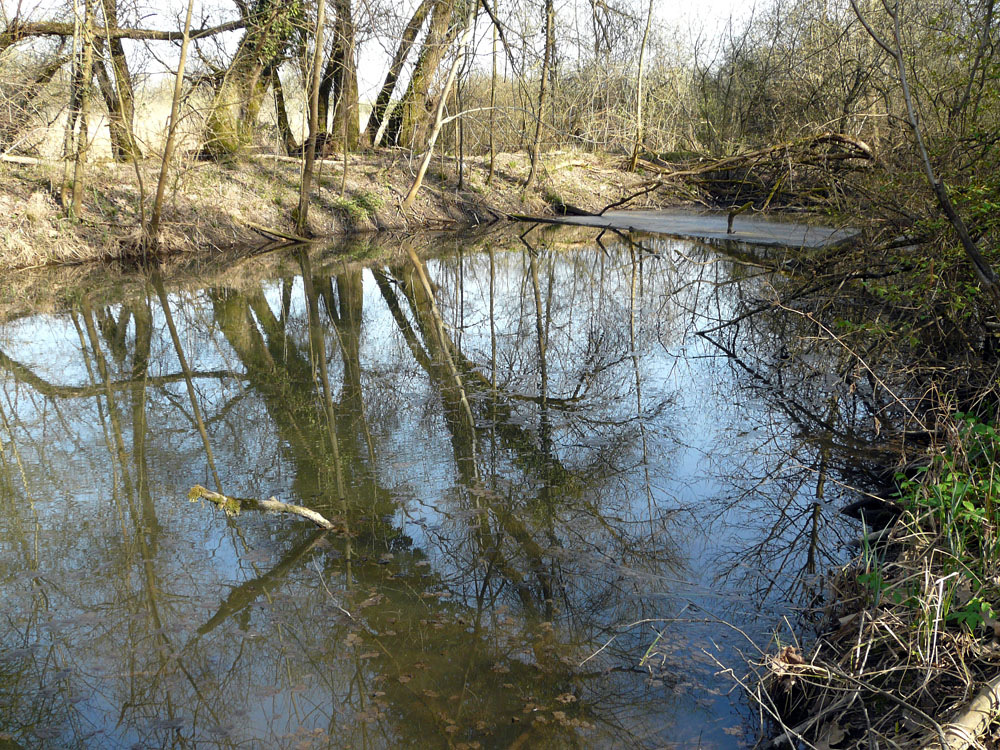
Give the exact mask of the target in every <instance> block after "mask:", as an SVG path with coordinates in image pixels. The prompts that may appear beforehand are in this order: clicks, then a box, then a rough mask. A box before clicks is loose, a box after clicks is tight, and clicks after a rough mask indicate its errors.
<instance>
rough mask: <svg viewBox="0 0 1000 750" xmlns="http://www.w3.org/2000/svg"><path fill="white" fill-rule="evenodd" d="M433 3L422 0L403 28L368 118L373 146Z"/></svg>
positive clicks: (429, 0)
mask: <svg viewBox="0 0 1000 750" xmlns="http://www.w3.org/2000/svg"><path fill="white" fill-rule="evenodd" d="M433 5H434V0H421V2H420V5H418V6H417V9H416V10H415V11H414V13H413V16H411V17H410V21H409V23H407V24H406V29H404V30H403V37H402V38H401V39H400V40H399V47H397V48H396V54H395V56H394V57H393V58H392V63H391V64H390V65H389V72H388V73H386V74H385V81H384V82H383V83H382V88H381V90H380V91H379V92H378V96H377V97H376V99H375V106H374V107H373V108H372V113H371V116H370V117H369V118H368V125H367V127H366V128H365V132H366V133H367V135H368V140H369V141H370V142H371V144H372V145H373V146H378V142H379V140H380V137H379V133H380V131H381V132H384V131H383V128H382V121H383V118H384V117H385V114H386V110H387V109H388V107H389V101H390V99H391V98H392V92H393V90H394V89H395V88H396V81H398V80H399V74H400V72H401V71H402V70H403V65H404V64H405V63H406V58H407V56H408V55H409V54H410V50H411V49H412V48H413V42H414V41H415V40H416V38H417V34H419V33H420V28H421V27H422V26H423V25H424V21H425V20H427V15H428V14H429V13H430V11H431V7H432V6H433Z"/></svg>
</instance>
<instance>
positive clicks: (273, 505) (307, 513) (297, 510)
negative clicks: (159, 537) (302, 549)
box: [188, 484, 340, 529]
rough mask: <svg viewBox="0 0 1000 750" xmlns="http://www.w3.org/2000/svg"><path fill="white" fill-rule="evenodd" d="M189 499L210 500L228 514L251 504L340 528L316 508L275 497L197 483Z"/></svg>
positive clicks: (324, 525) (328, 526)
mask: <svg viewBox="0 0 1000 750" xmlns="http://www.w3.org/2000/svg"><path fill="white" fill-rule="evenodd" d="M188 500H190V501H191V502H192V503H193V502H197V501H198V500H209V501H210V502H213V503H215V504H216V505H217V506H219V508H221V509H222V510H223V512H225V514H226V515H227V516H238V515H239V514H240V511H241V510H242V509H243V506H244V505H250V506H252V507H254V508H257V509H258V510H267V511H271V512H273V513H291V514H292V515H295V516H301V517H302V518H305V519H307V520H309V521H312V522H313V523H314V524H316V525H317V526H319V527H320V528H323V529H340V527H339V526H337V525H336V524H334V523H333V522H332V521H328V520H327V519H326V518H324V517H323V516H322V515H321V514H319V513H317V512H316V511H314V510H310V509H309V508H304V507H303V506H301V505H292V504H291V503H283V502H281V501H280V500H278V499H277V498H274V497H271V498H268V499H267V500H258V499H257V498H252V497H249V498H248V497H229V496H228V495H223V494H222V493H221V492H212V490H210V489H208V488H206V487H202V486H201V485H200V484H196V485H195V486H194V487H192V488H191V489H190V491H189V492H188Z"/></svg>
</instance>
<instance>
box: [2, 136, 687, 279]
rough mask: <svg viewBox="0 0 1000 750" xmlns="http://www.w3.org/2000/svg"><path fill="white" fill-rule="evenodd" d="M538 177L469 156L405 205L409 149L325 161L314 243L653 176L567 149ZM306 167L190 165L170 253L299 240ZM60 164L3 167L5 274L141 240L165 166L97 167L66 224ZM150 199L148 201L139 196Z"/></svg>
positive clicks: (176, 193) (178, 174)
mask: <svg viewBox="0 0 1000 750" xmlns="http://www.w3.org/2000/svg"><path fill="white" fill-rule="evenodd" d="M542 164H543V168H542V172H541V180H539V182H538V184H537V187H535V188H533V189H532V190H531V191H528V192H527V193H525V192H524V191H523V188H522V185H523V182H524V179H525V178H526V177H527V174H528V168H529V163H528V159H527V158H526V157H525V156H524V155H523V154H500V155H498V156H497V158H496V160H495V168H494V172H493V175H492V179H490V175H489V163H488V159H485V158H472V159H466V160H465V164H464V170H463V172H464V174H463V177H462V180H461V183H460V182H459V179H458V165H457V163H456V161H455V160H454V159H452V158H445V159H435V160H434V162H433V165H432V168H431V170H430V171H429V173H428V175H427V177H426V179H425V181H424V186H423V188H422V189H421V191H420V194H419V196H418V200H417V202H416V205H415V206H414V208H413V209H412V210H409V211H404V210H402V208H401V202H402V199H403V197H404V196H405V194H406V191H407V190H408V189H409V186H410V184H411V182H412V179H413V178H412V171H413V168H414V167H415V165H413V164H411V162H410V160H409V159H408V158H407V156H406V155H405V154H403V153H379V154H365V155H358V156H355V157H353V158H351V159H349V160H348V163H347V170H346V172H347V174H346V179H345V177H344V164H343V162H342V161H341V160H323V161H322V162H320V163H319V164H318V166H317V172H318V180H317V185H316V188H315V189H314V191H313V203H312V206H311V208H310V213H309V217H310V230H311V233H312V234H313V235H314V236H317V237H333V236H338V235H344V234H349V233H353V232H359V231H372V230H394V231H413V230H417V229H446V228H447V229H454V228H462V227H471V226H477V225H481V224H484V223H489V222H493V221H496V220H498V219H501V218H504V217H506V216H507V215H508V214H510V213H526V214H538V215H552V214H554V213H556V212H557V211H559V210H560V208H561V207H563V206H566V205H572V206H576V207H579V208H581V209H584V210H589V211H599V210H601V209H602V208H604V207H605V206H607V205H609V204H611V203H614V202H616V201H620V200H622V199H623V198H625V197H627V196H629V195H631V194H633V193H636V192H637V191H641V190H642V186H643V185H646V184H648V180H649V178H648V176H644V175H642V174H641V173H640V174H632V173H628V172H624V171H622V169H621V168H620V167H621V164H620V160H619V159H616V158H614V157H607V156H601V155H594V154H581V153H574V152H558V153H549V154H545V155H544V156H543V158H542ZM299 168H300V165H299V162H298V161H296V160H293V159H287V158H282V157H275V156H267V155H260V156H255V157H248V158H246V159H243V160H241V161H239V162H237V163H232V164H217V163H209V162H201V161H193V162H188V163H184V164H181V165H180V167H179V168H178V169H177V170H175V171H173V172H172V173H171V179H170V183H169V190H168V199H167V202H166V209H165V213H166V216H165V218H166V222H167V223H166V225H165V226H164V233H163V238H164V240H165V242H164V245H165V246H166V247H168V248H171V249H174V250H176V251H178V252H189V251H195V250H202V251H204V250H212V251H222V250H232V249H234V248H246V247H252V246H258V245H260V244H261V243H263V242H265V241H267V239H268V238H269V237H274V236H278V235H281V234H290V233H292V232H294V225H295V222H294V220H293V218H292V216H293V211H294V209H295V207H296V206H297V204H298V189H299ZM62 169H63V168H62V164H61V163H58V162H48V163H36V164H21V163H11V162H5V163H2V164H0V238H2V240H3V241H2V248H3V249H2V250H0V270H9V269H14V268H25V267H31V266H39V265H50V264H59V263H77V262H84V261H89V260H108V259H114V258H117V257H121V256H122V255H123V254H124V253H125V252H126V251H127V250H128V248H129V247H130V246H133V245H134V244H135V242H136V240H137V239H138V238H139V234H140V233H139V227H140V226H141V223H142V218H143V216H142V214H143V212H142V210H141V209H140V206H141V205H143V204H145V206H147V210H148V206H149V205H150V203H151V196H150V194H151V193H152V192H153V191H154V189H155V186H156V179H157V174H158V165H157V164H155V163H152V162H150V163H147V164H142V165H140V168H139V169H138V170H136V168H135V165H133V164H118V163H114V162H105V163H95V164H93V165H91V166H90V168H89V170H88V176H87V190H86V201H85V208H84V211H83V215H82V216H81V217H80V221H78V222H73V221H70V220H69V219H67V218H65V217H64V216H63V215H62V212H61V210H60V208H59V205H58V202H57V200H56V199H55V197H54V196H56V195H57V194H58V189H59V186H60V185H61V182H62ZM142 198H144V200H141V199H142ZM678 200H679V199H678V196H676V195H671V194H668V193H666V192H665V191H664V190H662V189H661V190H659V191H657V192H655V193H645V194H642V195H639V196H638V197H636V198H635V199H634V200H632V201H630V202H629V203H628V206H629V207H630V208H649V207H659V206H663V205H667V204H671V203H676V202H678Z"/></svg>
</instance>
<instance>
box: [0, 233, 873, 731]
mask: <svg viewBox="0 0 1000 750" xmlns="http://www.w3.org/2000/svg"><path fill="white" fill-rule="evenodd" d="M539 237H540V239H538V240H537V241H535V242H532V243H531V244H530V245H529V247H527V248H525V247H523V246H522V245H520V244H515V243H511V242H506V241H503V240H502V239H499V238H496V237H493V238H487V239H486V241H485V243H480V244H470V243H465V244H460V243H459V241H458V240H451V241H450V242H451V243H453V245H454V246H455V251H453V252H449V251H447V250H443V249H442V248H441V247H438V248H437V249H436V250H435V252H432V253H430V254H428V253H427V248H426V247H425V248H421V247H418V240H412V241H404V242H402V243H401V244H402V247H401V248H400V249H399V250H398V252H396V253H395V254H393V255H392V256H391V257H392V259H391V260H390V261H388V262H386V261H379V262H373V263H370V264H361V263H354V262H348V261H344V260H340V259H337V258H336V257H335V256H327V255H324V254H322V253H316V252H312V253H310V252H307V251H305V250H296V251H293V252H291V253H290V254H288V255H287V256H282V257H281V258H280V259H274V260H272V261H270V262H269V263H268V264H263V265H261V264H254V263H248V264H246V268H247V269H254V268H262V267H263V268H266V270H265V271H257V272H254V271H252V270H245V271H244V272H243V273H242V274H240V273H236V272H227V273H225V274H223V275H219V276H216V277H207V278H205V279H204V280H203V281H200V282H198V283H196V284H195V283H191V282H188V283H186V284H178V283H171V281H170V280H166V281H164V280H162V279H160V278H159V277H153V278H151V279H149V280H148V281H147V282H145V284H144V286H142V287H141V289H144V291H140V292H138V293H130V292H123V293H122V294H121V295H120V296H118V297H106V298H101V299H96V298H94V296H93V295H88V294H86V293H84V292H81V293H79V294H78V295H75V297H74V299H75V300H76V301H75V302H73V303H72V304H69V305H67V306H65V309H62V310H61V311H60V312H58V313H57V314H52V315H44V316H42V315H37V316H26V317H23V318H21V319H18V320H12V321H10V322H8V323H7V324H6V325H5V326H4V327H3V329H2V333H0V342H2V346H0V349H2V351H0V367H2V368H3V372H4V381H3V397H2V402H0V416H2V417H3V420H2V424H0V427H2V448H3V450H2V465H0V492H2V500H0V596H2V597H3V601H4V605H5V616H4V620H3V622H2V624H0V648H2V651H0V702H2V703H3V705H4V706H5V707H6V708H5V710H4V712H3V716H2V717H0V732H2V733H4V734H5V735H9V736H10V737H11V738H13V739H17V740H18V741H21V742H23V743H25V744H28V745H32V744H43V745H45V744H51V745H58V746H66V747H76V746H79V747H100V746H109V747H111V746H114V747H118V746H122V745H126V746H127V745H129V744H135V745H138V746H142V747H151V746H155V747H158V746H164V745H180V746H187V745H198V746H215V745H218V746H221V747H229V746H233V747H235V746H240V747H248V746H249V747H299V746H305V747H310V746H317V747H321V746H322V747H326V746H338V747H340V746H343V747H395V746H400V745H408V746H415V747H424V746H439V745H442V746H444V745H447V746H456V747H462V746H464V747H562V746H566V747H576V746H600V745H608V746H610V745H614V746H646V745H652V746H662V745H663V744H664V743H667V742H671V741H674V742H678V743H681V744H683V743H684V742H686V741H691V740H693V739H694V738H700V739H701V742H702V744H703V745H704V746H706V747H710V746H713V745H714V746H726V745H730V744H733V742H734V736H735V735H736V734H738V732H739V726H740V716H739V706H738V703H737V704H734V703H732V702H731V701H730V700H729V698H727V697H726V696H725V695H724V693H725V692H726V691H728V690H729V688H730V687H731V686H730V685H729V684H728V683H727V682H726V680H725V679H724V678H722V677H715V676H713V671H714V670H713V668H712V667H711V664H712V661H711V659H709V658H708V657H706V656H705V654H704V653H702V651H703V649H705V648H708V649H710V650H712V657H713V658H717V659H719V660H722V661H725V660H727V659H733V660H735V659H736V658H737V654H736V651H735V647H736V646H738V645H745V644H739V643H738V642H736V641H734V640H733V635H732V631H730V630H729V629H727V628H725V627H721V626H718V625H716V624H714V623H713V622H712V618H713V617H715V616H718V617H722V618H726V619H728V620H730V621H732V622H734V623H735V624H737V625H739V626H740V627H741V628H743V629H745V630H746V631H747V632H748V633H750V634H756V635H758V636H761V635H762V634H764V633H765V632H766V631H767V629H768V628H770V627H772V626H774V625H775V624H776V623H778V621H779V619H780V617H781V616H782V615H786V614H789V613H790V612H791V611H792V610H793V609H794V607H796V606H797V605H799V604H802V603H803V602H804V601H806V598H807V597H809V596H811V595H812V594H813V592H814V590H815V587H816V585H817V584H816V581H815V580H814V577H815V575H816V574H819V573H822V572H823V571H824V570H826V569H827V568H828V567H829V566H830V564H831V563H832V562H833V561H835V560H837V559H838V558H839V555H840V549H839V546H840V544H841V540H840V534H841V533H842V531H843V529H842V528H841V526H840V525H839V523H838V521H837V519H836V515H835V514H834V513H832V512H831V510H830V509H829V507H828V506H829V505H830V502H831V501H832V500H834V499H836V497H837V495H838V487H839V485H837V483H836V481H833V480H831V479H830V477H838V476H842V474H841V473H838V472H841V469H842V467H841V466H840V464H839V463H838V461H839V458H838V457H839V456H840V455H841V454H842V452H843V450H844V449H845V448H848V449H850V448H852V447H854V446H855V445H856V444H857V443H859V442H860V441H862V440H863V439H864V437H865V434H864V428H863V425H865V424H866V423H867V422H866V420H870V417H871V412H872V410H873V409H875V408H876V404H875V403H874V401H875V399H874V394H871V393H868V394H864V393H862V395H861V396H857V395H854V396H852V395H850V394H849V393H848V391H850V392H851V393H855V394H857V393H861V392H863V391H864V389H863V388H861V389H859V388H858V387H857V384H856V383H853V382H849V381H851V378H850V377H849V376H850V375H851V373H850V372H847V371H846V370H844V369H843V368H844V367H845V364H844V363H845V362H846V360H845V359H842V356H841V354H840V353H839V352H837V351H835V350H826V349H823V348H822V345H821V344H819V343H817V342H814V341H813V340H812V339H811V338H810V335H809V331H808V326H807V325H804V323H807V322H808V321H806V320H805V319H804V318H802V317H801V316H798V317H797V316H789V315H783V314H781V311H780V310H776V311H774V312H772V313H768V314H763V315H758V316H755V317H752V318H747V319H746V320H744V321H743V322H741V324H740V325H738V326H722V327H719V326H720V325H721V324H723V323H725V322H726V321H730V320H732V319H733V318H735V317H737V316H738V315H740V313H741V312H742V311H744V310H746V309H749V308H751V307H753V306H754V305H758V304H760V301H761V300H762V299H767V298H768V297H769V295H771V294H773V293H774V289H773V288H772V285H774V286H778V285H780V283H781V282H780V281H778V280H775V279H773V278H771V277H770V276H769V275H767V274H765V273H762V272H761V270H760V268H759V266H757V265H753V264H747V263H744V262H741V261H739V260H736V259H733V258H732V257H727V256H723V255H721V254H718V253H717V252H716V251H715V250H714V249H712V248H707V247H704V246H698V245H695V244H692V243H686V242H680V241H674V240H655V241H654V240H650V239H648V238H647V239H645V240H644V241H643V243H642V244H636V243H634V242H631V241H630V242H623V243H621V244H617V245H609V244H608V243H607V242H605V243H603V244H602V245H601V246H598V245H595V244H594V243H593V242H578V243H573V242H569V241H567V240H566V239H565V236H564V235H561V234H559V233H557V232H545V233H542V234H541V235H539ZM435 241H436V242H437V244H438V245H439V246H440V245H441V244H442V241H441V240H440V238H438V239H437V240H435ZM707 329H713V330H712V333H711V334H708V335H707V336H706V337H699V336H697V335H696V332H697V331H698V330H707ZM790 347H791V348H794V349H795V351H794V353H793V355H789V354H788V353H787V350H788V349H789V348H790ZM816 371H821V372H822V373H826V374H827V375H828V374H829V373H834V374H835V377H829V376H827V375H825V376H824V377H822V378H817V377H816V376H815V372H816ZM859 403H860V405H859ZM195 483H203V484H208V485H211V486H219V487H221V488H222V490H223V491H225V492H227V493H229V494H233V495H243V496H268V495H270V494H275V495H278V496H279V497H281V498H282V499H285V500H288V501H290V502H296V503H301V504H303V505H307V506H309V507H312V508H315V509H316V510H319V511H320V512H322V513H324V514H326V515H328V516H329V517H333V518H336V519H337V520H338V521H339V522H340V523H341V524H343V526H344V527H345V528H346V529H347V530H348V532H347V533H344V534H336V535H335V534H332V533H323V532H318V531H313V530H311V529H309V528H306V527H304V526H303V525H302V523H300V522H298V521H294V520H290V519H287V518H278V517H262V516H259V515H256V516H255V515H253V514H245V515H243V516H241V517H239V518H236V519H229V518H226V517H225V516H223V515H220V514H217V513H215V511H214V510H210V509H207V508H206V509H202V508H198V507H196V506H192V505H189V504H188V503H187V502H185V501H184V500H183V498H184V497H185V495H186V492H187V489H188V488H189V487H190V486H191V485H193V484H195ZM803 573H805V574H808V575H803ZM654 625H655V628H656V630H657V631H659V632H660V633H661V637H660V638H659V640H657V641H656V653H657V655H658V657H659V660H658V663H660V664H661V666H660V668H658V669H657V671H656V674H653V675H650V674H649V673H648V672H647V670H646V669H644V668H643V667H641V666H640V659H641V657H642V656H643V653H644V652H645V651H646V649H647V648H648V647H649V646H650V644H651V643H652V642H653V641H654V637H655V633H654V632H653V630H652V626H654ZM734 666H738V665H736V664H734ZM0 736H2V735H0ZM477 743H478V744H477Z"/></svg>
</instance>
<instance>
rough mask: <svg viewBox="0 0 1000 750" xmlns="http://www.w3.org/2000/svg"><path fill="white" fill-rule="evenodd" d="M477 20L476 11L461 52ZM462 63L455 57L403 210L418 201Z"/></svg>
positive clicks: (473, 12) (467, 28)
mask: <svg viewBox="0 0 1000 750" xmlns="http://www.w3.org/2000/svg"><path fill="white" fill-rule="evenodd" d="M474 18H475V9H473V11H472V13H471V14H470V16H469V20H468V24H467V26H466V29H465V32H464V33H463V34H462V40H461V41H460V42H459V45H458V46H459V50H461V49H462V48H463V47H465V45H466V44H468V43H469V40H470V39H471V38H472V21H473V19H474ZM461 63H462V54H461V53H460V54H458V55H456V56H455V61H454V62H453V63H452V64H451V69H450V70H449V71H448V79H447V80H446V81H445V84H444V90H443V91H442V92H441V96H440V98H439V99H438V105H437V111H436V112H435V115H434V127H433V129H432V130H431V134H430V137H429V138H428V139H427V149H426V151H425V152H424V158H423V159H422V160H421V162H420V167H419V168H418V169H417V176H416V177H415V178H414V179H413V184H412V185H411V186H410V190H409V192H408V193H407V194H406V199H405V200H404V201H403V204H402V206H403V208H404V209H410V208H412V207H413V202H414V201H415V200H416V199H417V192H418V191H419V190H420V186H421V184H422V183H423V181H424V175H425V174H427V167H428V166H430V163H431V157H432V156H433V154H434V142H435V141H437V137H438V135H439V134H440V133H441V128H442V127H443V126H444V123H445V120H444V108H445V103H446V102H447V101H448V92H449V91H451V87H452V84H453V83H454V82H455V74H456V73H458V66H459V65H461Z"/></svg>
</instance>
